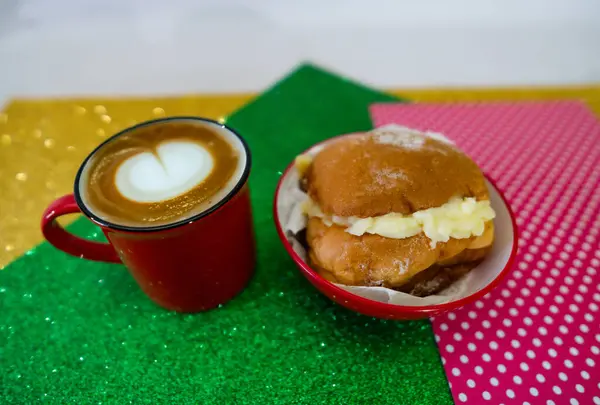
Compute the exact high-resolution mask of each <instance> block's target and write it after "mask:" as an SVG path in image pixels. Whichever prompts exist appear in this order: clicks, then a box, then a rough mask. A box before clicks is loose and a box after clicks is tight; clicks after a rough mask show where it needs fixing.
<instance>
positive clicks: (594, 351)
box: [591, 346, 600, 355]
mask: <svg viewBox="0 0 600 405" xmlns="http://www.w3.org/2000/svg"><path fill="white" fill-rule="evenodd" d="M591 351H592V353H594V354H595V355H598V354H600V349H598V347H596V346H592V348H591Z"/></svg>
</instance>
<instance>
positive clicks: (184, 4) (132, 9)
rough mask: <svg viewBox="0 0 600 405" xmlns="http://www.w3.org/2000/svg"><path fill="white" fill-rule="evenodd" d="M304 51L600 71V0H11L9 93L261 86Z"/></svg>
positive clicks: (425, 71) (6, 27)
mask: <svg viewBox="0 0 600 405" xmlns="http://www.w3.org/2000/svg"><path fill="white" fill-rule="evenodd" d="M367 4H368V5H367ZM303 60H311V61H313V62H316V63H318V64H321V65H323V66H325V67H328V68H331V69H333V70H336V71H340V72H343V73H345V74H347V75H350V76H352V77H354V78H356V79H359V80H362V81H365V82H367V83H369V84H372V85H375V86H378V87H431V86H462V85H485V86H496V85H552V84H581V83H590V82H596V83H598V82H600V0H411V1H408V0H370V1H369V2H367V1H357V0H180V1H177V0H104V1H92V0H1V1H0V103H2V102H3V101H5V100H6V99H7V98H8V97H14V96H48V95H60V96H65V95H89V94H110V95H119V94H157V93H158V94H172V93H194V92H243V91H255V90H260V89H262V88H264V87H265V86H268V85H269V84H271V83H272V81H273V80H275V79H277V78H278V77H280V76H281V75H283V74H284V73H285V72H286V71H288V70H289V69H290V68H292V67H293V66H294V65H296V64H297V63H299V62H300V61H303Z"/></svg>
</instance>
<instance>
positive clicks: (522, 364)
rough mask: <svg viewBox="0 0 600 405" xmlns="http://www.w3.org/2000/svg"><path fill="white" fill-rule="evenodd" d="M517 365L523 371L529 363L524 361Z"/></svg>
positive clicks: (527, 368)
mask: <svg viewBox="0 0 600 405" xmlns="http://www.w3.org/2000/svg"><path fill="white" fill-rule="evenodd" d="M519 367H521V370H523V371H527V370H529V365H528V364H527V363H524V362H523V363H521V364H519Z"/></svg>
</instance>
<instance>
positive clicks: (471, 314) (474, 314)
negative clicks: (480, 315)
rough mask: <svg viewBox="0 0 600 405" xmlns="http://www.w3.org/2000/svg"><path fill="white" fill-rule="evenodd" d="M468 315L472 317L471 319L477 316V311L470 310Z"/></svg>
mask: <svg viewBox="0 0 600 405" xmlns="http://www.w3.org/2000/svg"><path fill="white" fill-rule="evenodd" d="M477 302H479V301H477ZM468 315H469V318H471V319H475V318H477V312H475V311H469V314H468Z"/></svg>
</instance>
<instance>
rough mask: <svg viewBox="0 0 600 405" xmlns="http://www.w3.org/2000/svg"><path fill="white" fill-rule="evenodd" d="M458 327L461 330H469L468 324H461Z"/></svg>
mask: <svg viewBox="0 0 600 405" xmlns="http://www.w3.org/2000/svg"><path fill="white" fill-rule="evenodd" d="M460 327H461V328H463V329H464V330H467V329H469V323H468V322H461V324H460Z"/></svg>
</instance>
